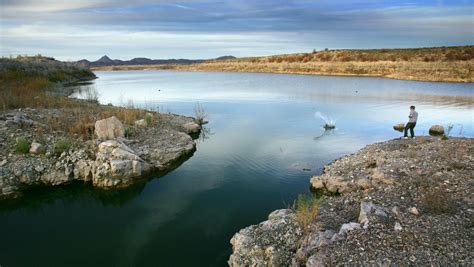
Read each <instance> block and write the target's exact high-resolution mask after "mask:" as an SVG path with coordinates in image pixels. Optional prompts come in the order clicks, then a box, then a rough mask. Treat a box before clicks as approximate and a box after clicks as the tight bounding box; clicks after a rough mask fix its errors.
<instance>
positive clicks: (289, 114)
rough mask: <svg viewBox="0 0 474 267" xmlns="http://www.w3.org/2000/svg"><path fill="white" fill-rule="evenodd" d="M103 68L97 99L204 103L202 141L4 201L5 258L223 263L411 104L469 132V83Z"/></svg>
mask: <svg viewBox="0 0 474 267" xmlns="http://www.w3.org/2000/svg"><path fill="white" fill-rule="evenodd" d="M97 76H99V77H100V78H99V79H97V80H95V81H94V84H93V86H95V88H96V89H97V90H98V92H99V94H100V95H99V101H100V102H101V103H109V102H110V103H114V104H116V105H119V104H121V103H122V104H123V103H126V102H127V101H128V99H130V100H131V101H133V103H134V104H135V105H136V106H147V105H149V106H155V107H156V106H157V105H159V107H160V110H162V111H165V112H167V111H172V112H175V113H179V114H183V115H188V116H193V115H194V113H195V106H196V102H199V103H201V104H202V105H203V107H204V108H205V110H206V113H207V114H208V120H209V124H206V125H205V126H204V128H203V133H202V134H201V136H200V138H199V139H197V151H196V152H195V153H194V155H193V156H192V157H191V158H189V159H188V160H186V161H185V162H183V163H182V164H181V165H180V167H179V168H177V169H175V170H173V171H171V172H169V173H166V174H154V175H153V177H150V179H148V180H144V181H143V183H140V184H137V185H134V186H133V187H130V188H127V189H124V190H119V191H101V190H96V189H93V188H92V187H90V186H84V185H81V184H73V185H70V186H65V187H54V188H48V189H34V190H33V191H32V192H30V193H28V194H27V196H26V197H25V198H21V199H18V200H16V201H17V202H16V203H13V204H11V205H10V204H8V205H7V204H5V203H3V204H1V205H0V229H2V230H1V232H0V234H1V235H2V241H3V242H1V243H0V259H1V261H2V262H0V264H2V265H5V266H10V265H12V266H13V265H22V266H31V265H49V266H53V265H54V266H63V265H73V264H76V265H87V266H103V265H109V266H110V265H114V266H155V265H160V266H213V265H214V266H222V265H225V263H226V260H227V258H228V256H229V254H230V245H229V240H230V238H231V236H232V235H233V234H234V233H235V232H236V231H238V230H239V229H240V228H242V227H245V226H248V225H250V224H255V223H258V222H260V221H262V220H263V219H265V218H266V216H267V215H268V212H270V211H271V210H274V209H277V208H282V207H284V206H285V203H292V201H293V200H294V198H295V197H296V196H297V195H298V194H300V193H302V192H308V191H309V189H308V185H309V177H311V176H312V175H317V174H320V173H321V170H322V168H323V166H324V165H325V164H327V163H329V162H331V161H332V160H334V159H335V158H338V157H340V156H342V155H344V154H348V153H353V152H355V151H357V150H358V149H360V148H362V147H363V146H365V145H366V144H369V143H373V142H378V141H383V140H387V139H391V138H397V137H400V133H398V132H395V131H394V130H393V125H395V124H397V123H405V122H406V120H407V116H408V114H407V109H408V107H409V106H410V105H412V104H414V105H416V106H417V110H418V112H419V114H420V115H419V119H420V120H419V123H418V124H417V127H416V128H415V130H416V132H417V134H418V135H421V134H422V133H423V132H424V133H425V134H426V133H428V129H429V127H430V126H431V125H433V124H441V125H447V124H449V123H452V124H453V125H454V128H453V130H452V134H453V135H466V136H473V135H474V134H473V133H474V130H473V125H472V105H473V102H472V101H473V96H472V84H450V83H420V82H410V81H397V80H390V79H381V78H353V77H318V76H302V75H275V74H249V73H178V72H172V71H134V72H128V71H124V72H98V73H97ZM158 89H159V90H158ZM318 111H319V112H321V113H322V114H326V115H329V116H330V117H333V118H339V119H338V120H337V125H336V126H337V127H336V128H335V129H332V130H327V131H326V130H325V129H324V128H323V126H324V122H323V121H322V120H320V119H316V118H315V116H314V114H315V113H316V112H318ZM183 160H184V159H183ZM157 178H158V179H157ZM71 240H73V242H71ZM65 244H68V245H65ZM24 251H28V253H29V257H23V256H24ZM51 251H55V252H56V253H50V252H51ZM78 252H79V253H78Z"/></svg>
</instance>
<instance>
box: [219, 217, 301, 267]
mask: <svg viewBox="0 0 474 267" xmlns="http://www.w3.org/2000/svg"><path fill="white" fill-rule="evenodd" d="M302 234H303V233H302V231H301V228H300V227H299V226H298V223H297V222H296V219H295V213H294V212H293V211H292V210H288V209H285V210H276V211H274V212H272V213H271V214H270V215H269V216H268V220H267V221H264V222H262V223H260V224H258V225H252V226H250V227H247V228H245V229H242V230H240V232H238V233H237V234H235V235H234V236H233V237H232V239H231V241H230V243H231V244H232V246H233V251H234V252H233V254H232V255H231V256H230V258H229V261H228V263H229V265H230V266H234V267H237V266H289V265H290V264H291V261H292V258H293V257H294V254H295V252H296V249H297V247H298V241H299V240H300V238H301V236H302Z"/></svg>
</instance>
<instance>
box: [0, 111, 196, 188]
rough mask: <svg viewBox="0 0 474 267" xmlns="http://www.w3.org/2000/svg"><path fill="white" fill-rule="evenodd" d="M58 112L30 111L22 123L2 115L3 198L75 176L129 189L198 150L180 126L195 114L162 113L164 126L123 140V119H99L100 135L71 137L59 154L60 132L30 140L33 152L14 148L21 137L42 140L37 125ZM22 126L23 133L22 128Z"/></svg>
mask: <svg viewBox="0 0 474 267" xmlns="http://www.w3.org/2000/svg"><path fill="white" fill-rule="evenodd" d="M23 112H24V113H23ZM48 112H51V113H52V114H48ZM58 112H60V111H58V110H51V111H50V110H41V111H38V110H30V109H28V110H26V109H25V110H24V111H22V114H23V115H21V116H17V118H22V119H28V120H31V121H32V123H28V124H25V125H23V126H22V125H21V123H16V122H15V123H13V122H8V121H14V119H13V118H15V115H11V116H10V115H8V116H7V115H4V114H3V115H2V114H0V148H1V149H0V197H6V196H15V195H18V194H19V193H21V190H22V189H24V188H26V187H29V186H33V185H51V186H56V185H61V184H65V183H69V182H71V181H73V180H80V181H84V182H88V183H91V184H92V185H93V186H96V187H102V188H108V189H110V188H116V187H124V186H128V185H131V184H133V183H135V182H136V181H138V180H140V179H143V177H146V175H147V174H149V173H151V172H152V171H157V170H160V171H166V170H169V169H171V168H174V167H177V166H178V165H179V164H180V162H182V161H183V160H185V159H186V157H189V156H190V155H192V153H193V152H194V151H195V149H196V144H195V142H194V140H193V139H192V138H191V136H189V135H188V134H186V133H185V132H182V131H184V130H183V129H182V127H181V126H182V125H183V124H186V123H188V122H192V121H193V119H192V118H188V117H183V116H177V115H172V114H160V115H159V116H161V117H160V119H161V120H162V122H163V124H153V125H150V126H147V127H141V126H136V128H134V136H133V139H125V138H123V125H122V123H121V122H120V121H119V120H118V119H117V118H116V117H110V118H108V119H105V120H100V121H97V122H96V124H95V125H96V129H95V133H96V135H97V137H98V139H95V140H88V141H78V140H73V139H70V138H67V140H68V141H67V142H68V143H70V144H69V145H70V146H71V147H70V148H67V149H65V151H64V152H62V153H60V154H58V152H57V151H56V148H55V147H56V144H57V143H58V142H59V141H60V140H63V139H64V138H63V137H61V138H59V137H56V136H55V134H56V133H43V136H41V137H40V138H39V139H40V140H41V142H39V141H33V142H32V143H31V145H30V148H29V152H30V153H29V154H19V153H16V152H15V149H14V146H15V140H16V139H17V138H19V137H22V138H25V139H27V140H37V139H36V138H37V132H38V128H39V127H42V126H43V124H42V123H41V122H37V120H42V119H43V120H44V119H45V118H46V117H47V116H56V115H57V113H58ZM45 113H46V115H45ZM8 114H17V113H8ZM146 116H154V115H153V114H151V113H149V114H147V115H146ZM157 116H158V115H157ZM19 126H21V127H22V131H19V130H18V127H19ZM129 127H133V126H129ZM41 131H44V130H41ZM104 139H105V140H104Z"/></svg>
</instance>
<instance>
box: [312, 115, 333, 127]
mask: <svg viewBox="0 0 474 267" xmlns="http://www.w3.org/2000/svg"><path fill="white" fill-rule="evenodd" d="M314 117H316V118H320V119H322V120H323V121H324V123H325V124H324V128H325V129H334V128H336V119H332V118H330V117H328V116H325V115H323V114H322V113H321V112H319V111H318V112H316V113H314Z"/></svg>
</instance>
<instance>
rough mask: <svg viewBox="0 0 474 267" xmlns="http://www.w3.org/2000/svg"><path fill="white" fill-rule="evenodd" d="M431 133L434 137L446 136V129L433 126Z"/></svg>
mask: <svg viewBox="0 0 474 267" xmlns="http://www.w3.org/2000/svg"><path fill="white" fill-rule="evenodd" d="M429 133H430V135H432V136H441V135H443V134H444V127H443V126H441V125H433V126H431V127H430V130H429Z"/></svg>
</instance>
